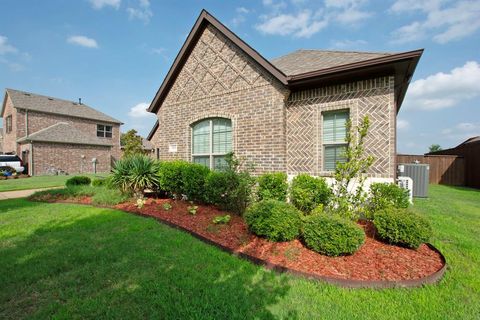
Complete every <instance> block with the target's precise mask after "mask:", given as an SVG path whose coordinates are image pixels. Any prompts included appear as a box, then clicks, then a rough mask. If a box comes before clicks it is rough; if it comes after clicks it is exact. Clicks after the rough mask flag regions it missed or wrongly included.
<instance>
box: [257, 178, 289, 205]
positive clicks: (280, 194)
mask: <svg viewBox="0 0 480 320" xmlns="http://www.w3.org/2000/svg"><path fill="white" fill-rule="evenodd" d="M287 190H288V183H287V174H286V173H283V172H274V173H266V174H263V175H261V176H260V177H258V191H257V197H258V200H260V201H261V200H266V199H275V200H278V201H285V200H287Z"/></svg>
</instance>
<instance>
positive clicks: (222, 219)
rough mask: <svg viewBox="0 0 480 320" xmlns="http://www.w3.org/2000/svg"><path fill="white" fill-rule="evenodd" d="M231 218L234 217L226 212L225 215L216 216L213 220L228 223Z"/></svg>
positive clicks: (217, 222) (218, 222) (215, 222)
mask: <svg viewBox="0 0 480 320" xmlns="http://www.w3.org/2000/svg"><path fill="white" fill-rule="evenodd" d="M231 218H232V217H231V216H230V215H229V214H226V215H224V216H216V217H215V218H213V220H212V222H213V223H214V224H227V223H229V222H230V219H231Z"/></svg>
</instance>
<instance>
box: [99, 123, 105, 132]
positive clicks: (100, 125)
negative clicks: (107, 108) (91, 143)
mask: <svg viewBox="0 0 480 320" xmlns="http://www.w3.org/2000/svg"><path fill="white" fill-rule="evenodd" d="M97 130H98V131H103V130H105V128H104V126H103V125H102V124H99V125H97Z"/></svg>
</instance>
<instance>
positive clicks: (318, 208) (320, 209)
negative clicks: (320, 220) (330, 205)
mask: <svg viewBox="0 0 480 320" xmlns="http://www.w3.org/2000/svg"><path fill="white" fill-rule="evenodd" d="M324 208H325V206H324V205H323V204H319V205H318V206H316V207H315V209H313V210H312V212H310V214H311V215H317V214H322V213H324Z"/></svg>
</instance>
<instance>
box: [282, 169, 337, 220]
mask: <svg viewBox="0 0 480 320" xmlns="http://www.w3.org/2000/svg"><path fill="white" fill-rule="evenodd" d="M331 194H332V191H331V189H330V187H329V186H328V185H327V182H326V181H325V179H323V178H315V177H312V176H309V175H308V174H299V175H298V176H296V177H295V178H293V181H292V185H291V187H290V200H291V201H292V204H293V205H294V206H295V207H297V209H299V210H301V211H302V212H304V213H305V214H310V212H311V211H312V210H313V209H314V208H315V207H317V206H318V205H319V204H323V205H327V204H328V202H329V200H330V197H331Z"/></svg>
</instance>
